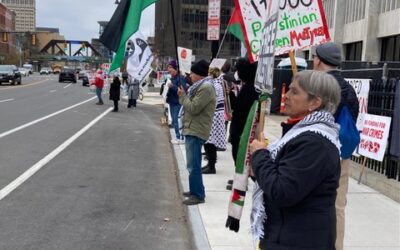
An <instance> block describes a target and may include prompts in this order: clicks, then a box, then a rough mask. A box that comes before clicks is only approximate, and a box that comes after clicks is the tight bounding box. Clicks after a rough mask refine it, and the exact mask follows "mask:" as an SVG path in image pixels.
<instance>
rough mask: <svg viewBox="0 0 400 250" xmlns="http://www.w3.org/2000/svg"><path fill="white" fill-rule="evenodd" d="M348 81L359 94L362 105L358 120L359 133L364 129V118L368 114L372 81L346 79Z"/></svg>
mask: <svg viewBox="0 0 400 250" xmlns="http://www.w3.org/2000/svg"><path fill="white" fill-rule="evenodd" d="M345 80H346V81H348V82H349V83H350V85H351V86H352V87H353V88H354V90H355V91H356V94H357V98H358V102H359V104H360V108H359V112H358V118H357V129H358V130H359V131H361V130H362V128H363V121H364V116H365V115H366V114H368V95H369V85H370V82H371V80H370V79H351V78H346V79H345Z"/></svg>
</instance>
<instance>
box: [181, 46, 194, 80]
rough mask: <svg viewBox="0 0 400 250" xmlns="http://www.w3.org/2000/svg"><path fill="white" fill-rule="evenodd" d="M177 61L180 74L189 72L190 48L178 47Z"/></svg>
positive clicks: (190, 62) (190, 64)
mask: <svg viewBox="0 0 400 250" xmlns="http://www.w3.org/2000/svg"><path fill="white" fill-rule="evenodd" d="M178 61H179V70H180V71H181V74H182V75H183V74H185V73H190V67H191V66H192V50H191V49H187V48H182V47H178Z"/></svg>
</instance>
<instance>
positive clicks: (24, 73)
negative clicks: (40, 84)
mask: <svg viewBox="0 0 400 250" xmlns="http://www.w3.org/2000/svg"><path fill="white" fill-rule="evenodd" d="M18 71H19V73H21V76H29V70H28V69H25V68H18Z"/></svg>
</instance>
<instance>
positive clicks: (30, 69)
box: [22, 63, 33, 74]
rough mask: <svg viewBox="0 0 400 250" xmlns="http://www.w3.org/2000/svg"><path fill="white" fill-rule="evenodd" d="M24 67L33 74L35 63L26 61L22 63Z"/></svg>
mask: <svg viewBox="0 0 400 250" xmlns="http://www.w3.org/2000/svg"><path fill="white" fill-rule="evenodd" d="M22 67H24V68H25V69H27V70H29V74H33V65H32V64H30V63H25V64H24V65H22Z"/></svg>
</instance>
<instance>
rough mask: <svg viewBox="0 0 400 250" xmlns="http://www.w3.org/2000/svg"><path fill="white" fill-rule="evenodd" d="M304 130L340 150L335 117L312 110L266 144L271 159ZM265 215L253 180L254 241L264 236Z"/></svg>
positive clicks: (252, 217) (252, 225)
mask: <svg viewBox="0 0 400 250" xmlns="http://www.w3.org/2000/svg"><path fill="white" fill-rule="evenodd" d="M305 132H314V133H317V134H320V135H322V136H323V137H325V138H327V139H328V140H329V141H330V142H332V143H333V144H334V145H335V146H336V148H337V149H338V150H339V151H340V142H339V126H338V124H336V123H335V118H334V117H333V115H332V114H331V113H329V112H326V111H314V112H312V113H311V114H309V115H307V116H306V117H304V119H302V120H301V121H300V122H299V123H297V124H296V125H294V126H293V127H292V128H291V129H290V130H289V131H288V132H287V133H286V134H285V135H284V136H283V137H282V138H280V139H278V140H277V141H275V142H274V143H271V144H270V145H269V146H268V150H269V152H270V157H271V159H272V160H275V159H276V156H277V155H278V153H279V151H280V150H281V149H282V148H283V147H284V146H285V145H286V143H288V142H289V141H291V140H292V139H294V138H296V137H297V136H299V135H300V134H302V133H305ZM267 216H268V215H267V214H266V213H265V207H264V199H263V191H262V190H261V188H260V187H259V185H258V183H257V182H255V184H254V189H253V205H252V209H251V215H250V223H251V228H250V231H251V233H252V235H253V240H254V242H258V241H259V240H260V239H262V238H263V237H264V228H263V224H264V221H265V220H266V219H267Z"/></svg>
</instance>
